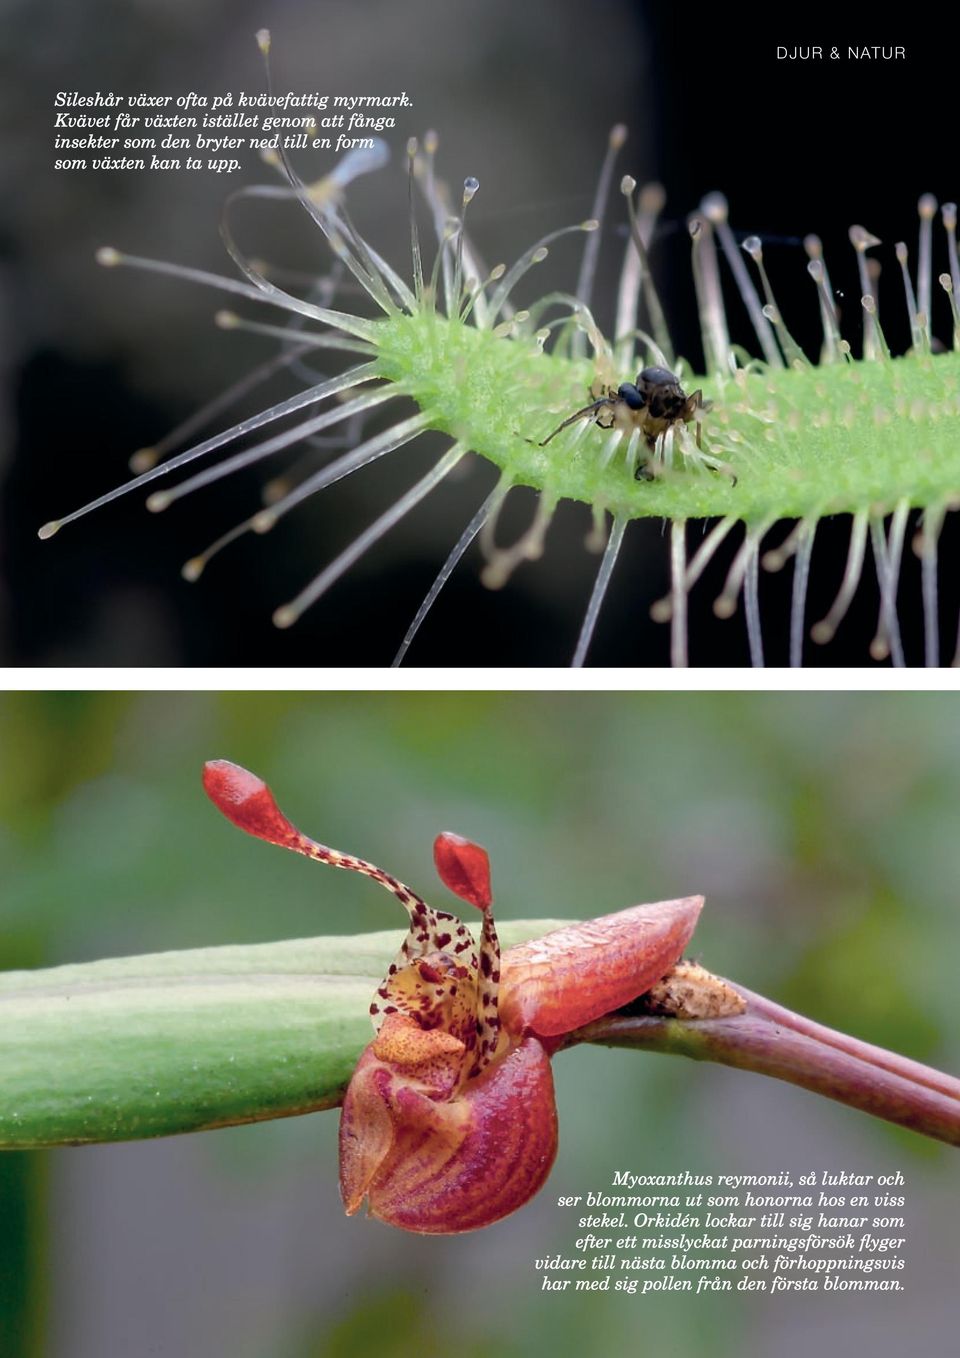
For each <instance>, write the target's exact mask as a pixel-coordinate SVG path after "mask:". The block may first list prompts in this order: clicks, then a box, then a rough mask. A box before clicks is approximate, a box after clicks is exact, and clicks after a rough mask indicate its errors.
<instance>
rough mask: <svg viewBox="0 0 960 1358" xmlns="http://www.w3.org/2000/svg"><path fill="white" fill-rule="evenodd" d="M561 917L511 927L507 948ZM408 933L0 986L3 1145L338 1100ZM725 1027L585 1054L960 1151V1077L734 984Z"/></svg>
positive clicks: (674, 1029) (190, 955)
mask: <svg viewBox="0 0 960 1358" xmlns="http://www.w3.org/2000/svg"><path fill="white" fill-rule="evenodd" d="M563 923H569V921H562V920H514V921H508V922H506V923H504V924H502V925H501V926H500V935H501V938H502V940H503V942H504V944H505V945H506V946H508V947H509V946H510V945H512V944H516V943H520V942H522V941H524V940H526V939H530V938H537V937H540V936H541V935H543V934H545V933H548V932H549V931H550V930H552V929H556V928H558V927H560V926H561V925H562V924H563ZM402 937H403V935H402V934H401V933H397V932H393V931H389V932H385V933H376V934H361V935H358V936H355V937H347V938H315V939H295V940H290V941H286V942H282V943H269V944H258V945H252V946H237V947H222V948H206V949H198V950H194V951H189V952H170V953H157V954H153V955H150V956H144V957H125V958H114V959H109V960H106V961H100V962H90V963H84V964H80V965H76V966H65V967H54V968H50V969H48V970H38V971H17V972H7V973H5V974H2V975H0V1149H23V1148H29V1147H36V1146H55V1145H68V1144H82V1143H86V1142H102V1141H121V1140H130V1139H136V1138H142V1137H154V1136H164V1135H171V1134H174V1133H179V1132H189V1131H201V1130H205V1129H209V1128H214V1127H224V1126H230V1125H234V1124H238V1123H243V1122H254V1121H261V1120H265V1119H267V1118H274V1117H290V1116H293V1115H294V1114H297V1113H307V1112H314V1111H317V1110H319V1109H323V1108H333V1107H335V1106H337V1105H338V1104H339V1103H340V1101H341V1099H342V1097H343V1092H344V1089H345V1088H346V1085H347V1082H348V1081H349V1079H350V1076H351V1074H352V1072H353V1069H354V1066H355V1065H356V1062H357V1060H358V1058H359V1056H360V1053H361V1052H362V1051H363V1049H364V1047H365V1046H366V1045H367V1043H368V1042H369V1041H370V1037H371V1033H372V1030H371V1026H370V1019H369V1014H368V1006H369V1001H370V996H371V994H372V993H373V991H374V989H375V988H376V986H377V985H378V984H379V981H380V978H381V977H382V975H383V974H384V972H385V970H386V967H387V964H388V963H389V961H390V959H391V958H392V956H393V955H394V954H395V953H396V950H397V948H398V946H399V943H400V941H401V939H402ZM735 989H737V990H738V991H739V992H740V994H741V995H743V996H744V997H745V998H746V1000H747V1010H746V1013H744V1014H742V1015H738V1016H736V1017H734V1018H725V1019H705V1020H698V1021H683V1020H679V1019H665V1018H658V1017H651V1016H645V1015H643V1014H639V1013H638V1014H629V1013H624V1012H620V1013H617V1014H611V1015H608V1016H607V1017H605V1018H603V1019H599V1020H597V1021H596V1022H595V1023H592V1024H589V1025H588V1026H586V1027H584V1028H581V1029H579V1030H577V1031H576V1032H575V1033H572V1034H570V1035H569V1036H568V1037H565V1038H563V1039H562V1040H561V1041H560V1042H559V1043H558V1044H557V1045H558V1046H562V1047H565V1046H570V1045H573V1044H574V1043H578V1042H595V1043H599V1044H603V1045H607V1046H622V1047H633V1048H643V1049H646V1050H651V1051H662V1052H668V1053H672V1054H674V1055H683V1056H690V1057H693V1058H695V1059H697V1060H708V1061H719V1062H721V1063H723V1064H725V1065H730V1066H737V1067H739V1068H741V1069H744V1070H752V1071H755V1072H757V1073H758V1074H763V1075H771V1076H773V1077H774V1078H776V1079H781V1080H787V1081H789V1082H791V1083H793V1084H798V1085H800V1086H802V1087H803V1088H805V1089H810V1090H813V1091H815V1092H817V1093H820V1094H824V1095H826V1096H827V1097H828V1098H833V1099H837V1100H839V1101H840V1102H843V1103H846V1104H849V1105H850V1106H851V1107H854V1108H859V1109H862V1110H863V1111H864V1112H868V1113H872V1114H873V1115H874V1116H876V1117H882V1118H886V1119H888V1120H889V1121H891V1122H898V1123H900V1124H901V1125H903V1126H906V1127H911V1128H913V1129H914V1130H915V1131H918V1132H921V1133H923V1134H924V1135H926V1136H931V1137H936V1138H939V1139H940V1140H942V1141H947V1142H950V1143H951V1144H953V1145H958V1144H960V1080H956V1079H954V1078H953V1077H952V1076H948V1075H944V1074H941V1073H940V1072H938V1071H935V1070H931V1069H930V1068H929V1067H927V1066H923V1065H920V1064H919V1063H918V1062H915V1061H911V1060H908V1059H907V1058H905V1057H901V1056H897V1055H896V1054H894V1053H892V1052H887V1051H884V1050H882V1049H881V1048H879V1047H874V1046H871V1045H869V1044H868V1043H865V1042H860V1041H858V1040H857V1039H856V1038H853V1037H849V1036H847V1035H846V1034H843V1033H838V1032H834V1031H833V1030H831V1029H829V1028H825V1027H823V1026H822V1025H820V1024H816V1023H813V1022H812V1021H811V1020H809V1019H805V1018H802V1017H801V1016H800V1015H797V1014H793V1013H791V1012H790V1011H789V1010H787V1009H783V1008H781V1007H780V1006H779V1005H776V1004H773V1003H772V1002H771V1001H769V1000H765V999H763V998H762V996H759V995H754V994H751V992H749V991H746V990H744V989H743V987H741V986H735Z"/></svg>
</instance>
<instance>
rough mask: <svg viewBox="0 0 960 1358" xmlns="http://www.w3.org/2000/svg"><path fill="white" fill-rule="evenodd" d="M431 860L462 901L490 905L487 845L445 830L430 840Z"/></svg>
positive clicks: (476, 904)
mask: <svg viewBox="0 0 960 1358" xmlns="http://www.w3.org/2000/svg"><path fill="white" fill-rule="evenodd" d="M433 861H434V862H435V863H436V865H437V872H438V873H439V874H440V880H441V881H442V882H443V884H444V886H446V887H448V888H449V889H450V890H451V891H452V892H453V894H454V895H455V896H459V897H460V899H461V900H462V901H468V902H469V903H470V905H475V906H476V907H477V909H478V910H487V909H489V906H490V902H491V901H492V900H493V893H492V891H491V888H490V859H489V858H488V857H487V851H486V849H482V848H481V847H480V845H479V844H474V843H473V842H472V840H469V839H464V838H463V837H462V836H461V835H455V834H453V833H452V832H451V831H450V830H444V832H443V833H442V834H439V835H437V837H436V839H435V840H434V843H433Z"/></svg>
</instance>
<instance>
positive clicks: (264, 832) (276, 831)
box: [203, 759, 306, 850]
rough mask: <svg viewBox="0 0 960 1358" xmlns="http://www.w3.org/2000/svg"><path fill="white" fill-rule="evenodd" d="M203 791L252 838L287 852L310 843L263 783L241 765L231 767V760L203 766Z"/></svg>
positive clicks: (211, 762) (213, 762)
mask: <svg viewBox="0 0 960 1358" xmlns="http://www.w3.org/2000/svg"><path fill="white" fill-rule="evenodd" d="M203 787H204V791H205V792H206V794H207V796H208V797H209V798H210V800H211V801H212V802H213V804H214V806H216V807H217V809H218V810H219V811H222V812H223V814H224V815H225V816H226V818H227V820H229V821H232V822H233V823H234V825H237V826H239V827H240V829H241V830H245V831H246V832H247V834H248V835H255V836H256V838H257V839H265V840H266V841H267V843H268V844H280V845H282V846H283V848H285V849H289V848H295V849H298V850H299V849H300V846H301V845H302V844H303V843H304V841H305V840H306V836H304V835H303V834H301V832H300V831H299V830H298V829H297V827H296V826H295V825H293V824H292V823H291V822H290V821H289V820H287V818H286V816H285V815H284V814H283V812H282V811H281V810H280V808H279V807H278V806H277V803H276V802H275V801H274V799H273V793H272V792H271V791H270V789H269V788H268V787H267V785H266V783H265V782H264V781H263V779H262V778H258V777H257V775H256V774H255V773H250V772H249V771H248V770H247V769H243V768H241V767H240V765H239V764H231V762H230V760H229V759H211V760H209V761H208V762H207V763H206V764H204V766H203Z"/></svg>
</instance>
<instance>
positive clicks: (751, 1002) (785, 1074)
mask: <svg viewBox="0 0 960 1358" xmlns="http://www.w3.org/2000/svg"><path fill="white" fill-rule="evenodd" d="M728 984H730V985H732V986H733V987H734V989H735V990H737V991H738V992H739V994H741V995H742V996H743V997H744V999H745V1000H746V1001H747V1008H746V1012H745V1013H743V1014H737V1015H735V1016H733V1017H731V1018H717V1019H697V1020H682V1019H674V1018H659V1017H653V1016H650V1015H643V1014H624V1013H618V1014H608V1015H607V1016H606V1017H605V1018H602V1019H598V1020H597V1021H596V1022H595V1023H590V1024H587V1025H586V1027H584V1028H580V1029H579V1030H578V1031H577V1032H576V1033H572V1034H571V1035H570V1037H569V1038H568V1039H566V1043H565V1045H567V1044H569V1043H574V1042H595V1043H599V1044H601V1045H603V1046H608V1047H633V1048H642V1049H644V1050H648V1051H661V1052H670V1053H672V1054H674V1055H680V1056H689V1057H691V1058H692V1059H693V1060H696V1061H718V1062H720V1063H721V1064H722V1065H725V1066H735V1067H737V1068H739V1069H740V1070H752V1071H755V1072H756V1073H757V1074H760V1075H770V1076H772V1077H773V1078H774V1079H776V1080H786V1081H787V1082H788V1083H790V1084H795V1085H799V1086H800V1087H801V1088H802V1089H809V1090H812V1091H813V1092H814V1093H817V1094H823V1095H824V1096H825V1097H826V1098H828V1099H836V1100H837V1101H838V1102H840V1103H845V1104H848V1105H849V1106H850V1107H851V1108H859V1109H860V1110H861V1111H862V1112H865V1113H871V1114H872V1115H873V1116H874V1117H879V1118H884V1119H886V1121H888V1122H896V1123H899V1124H900V1125H901V1126H902V1127H909V1128H911V1129H912V1130H913V1131H915V1132H920V1133H921V1134H922V1135H924V1136H930V1137H934V1138H936V1139H937V1140H939V1141H946V1142H947V1143H948V1144H950V1145H952V1146H960V1080H958V1079H956V1078H954V1077H953V1076H952V1075H945V1074H943V1073H942V1072H941V1071H938V1070H934V1069H932V1068H931V1067H929V1066H924V1065H922V1064H920V1062H918V1061H911V1060H909V1059H908V1058H907V1057H903V1056H898V1055H896V1053H894V1052H888V1051H885V1050H884V1049H883V1048H882V1047H874V1046H872V1045H871V1044H870V1043H868V1042H861V1041H859V1040H858V1039H857V1038H855V1037H850V1036H848V1035H847V1034H846V1033H838V1032H835V1031H834V1030H833V1029H832V1028H826V1027H824V1026H823V1025H822V1024H819V1023H814V1022H813V1021H812V1020H811V1019H806V1018H804V1017H803V1016H802V1015H800V1014H794V1013H792V1012H791V1010H789V1009H784V1008H782V1007H781V1006H780V1005H778V1004H774V1003H773V1002H772V1001H771V1000H767V999H764V998H763V996H762V995H755V994H753V992H752V991H749V990H745V989H744V987H743V986H741V985H738V984H737V983H736V982H729V983H728Z"/></svg>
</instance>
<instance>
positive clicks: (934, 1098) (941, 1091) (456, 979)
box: [204, 760, 960, 1235]
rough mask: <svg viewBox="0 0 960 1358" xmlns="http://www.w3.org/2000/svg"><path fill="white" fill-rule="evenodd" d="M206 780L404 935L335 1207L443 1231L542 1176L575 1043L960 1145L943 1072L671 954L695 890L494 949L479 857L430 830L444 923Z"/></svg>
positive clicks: (958, 1099) (380, 1007)
mask: <svg viewBox="0 0 960 1358" xmlns="http://www.w3.org/2000/svg"><path fill="white" fill-rule="evenodd" d="M204 786H205V788H206V791H207V793H208V795H209V796H210V797H211V799H212V800H213V802H214V803H215V805H216V806H217V807H218V808H219V809H220V810H221V811H222V812H223V814H224V815H225V816H226V817H227V818H228V819H229V820H231V821H232V822H233V823H234V824H235V825H237V826H239V827H240V829H242V830H244V831H245V832H246V833H247V834H250V835H254V836H256V837H257V838H259V839H265V840H267V841H268V842H269V843H272V844H278V845H281V846H282V847H284V848H287V849H292V850H293V851H294V852H296V853H301V854H304V855H305V856H306V857H308V858H313V859H315V860H317V861H318V862H321V863H327V864H330V865H332V866H334V867H341V868H347V869H349V870H351V871H353V872H359V873H362V874H364V875H365V876H368V877H372V878H373V879H374V880H375V881H377V882H379V883H380V884H381V885H382V886H383V887H385V888H386V889H387V890H388V891H390V892H391V893H392V894H393V895H394V896H395V897H396V898H397V899H398V900H399V901H400V903H401V904H402V905H403V906H404V908H405V909H406V910H407V913H408V915H409V920H410V927H409V932H408V934H407V936H406V938H405V940H404V942H403V944H402V946H401V948H400V951H399V953H398V954H397V956H396V958H395V960H394V961H393V963H392V964H391V965H390V967H389V969H388V971H387V974H386V976H385V977H384V979H383V981H382V983H381V985H380V986H378V987H377V990H376V993H375V994H374V996H373V999H372V1001H371V1003H370V1017H371V1020H372V1023H373V1028H374V1032H375V1036H374V1038H373V1041H372V1042H370V1044H369V1045H368V1046H367V1047H366V1049H365V1050H364V1052H363V1053H362V1055H361V1056H360V1059H359V1061H358V1062H357V1065H356V1068H355V1070H354V1072H353V1075H352V1077H351V1079H350V1082H349V1085H348V1087H347V1090H346V1094H345V1096H344V1099H343V1106H342V1112H341V1120H340V1188H341V1194H342V1197H343V1201H344V1205H345V1207H346V1210H347V1213H348V1214H353V1213H354V1212H356V1211H357V1210H358V1209H359V1208H360V1206H361V1205H362V1204H363V1202H364V1200H366V1201H367V1203H368V1207H369V1211H370V1215H372V1216H374V1217H378V1218H379V1219H380V1220H382V1221H385V1222H387V1223H388V1224H390V1225H393V1226H397V1227H400V1228H402V1229H404V1230H409V1231H416V1232H420V1233H423V1234H430V1235H448V1234H455V1233H458V1232H462V1231H468V1230H474V1229H477V1228H479V1227H481V1226H486V1225H490V1224H492V1223H493V1222H495V1221H498V1220H500V1219H501V1218H502V1217H504V1216H507V1215H508V1214H510V1213H511V1212H513V1211H515V1210H516V1209H517V1208H519V1207H521V1206H523V1204H524V1203H526V1202H527V1201H528V1200H529V1199H530V1198H531V1197H532V1196H533V1195H534V1194H535V1193H536V1192H537V1191H538V1189H539V1188H540V1187H542V1185H543V1183H544V1181H545V1180H546V1178H547V1175H548V1174H549V1172H550V1168H551V1166H552V1164H553V1160H554V1157H555V1154H556V1149H557V1135H558V1133H557V1115H556V1106H555V1101H554V1092H553V1079H552V1074H551V1069H550V1058H551V1056H552V1055H553V1054H554V1053H555V1052H556V1051H558V1050H560V1049H562V1048H563V1047H566V1046H570V1045H572V1044H574V1043H577V1042H584V1041H588V1042H599V1043H606V1044H609V1045H619V1046H637V1047H648V1048H651V1049H654V1050H661V1051H671V1052H676V1053H681V1054H685V1055H689V1056H693V1057H695V1058H698V1059H706V1060H716V1061H721V1062H724V1063H725V1064H728V1065H735V1066H741V1067H744V1068H747V1069H753V1070H758V1071H761V1072H763V1073H765V1074H769V1075H773V1076H774V1077H775V1078H779V1079H783V1080H788V1081H791V1082H792V1083H795V1084H799V1085H801V1086H803V1087H804V1088H807V1089H812V1090H815V1091H817V1092H819V1093H822V1094H825V1095H826V1096H827V1097H830V1098H834V1099H839V1100H841V1101H842V1102H845V1103H848V1104H850V1105H852V1106H853V1107H856V1108H860V1109H863V1110H864V1111H866V1112H870V1113H873V1114H875V1115H876V1116H879V1117H884V1118H888V1119H890V1120H891V1121H895V1122H899V1123H902V1124H903V1125H905V1126H908V1127H912V1128H913V1129H914V1130H916V1131H920V1132H923V1133H925V1134H927V1135H929V1136H934V1137H939V1138H940V1139H942V1140H945V1141H951V1142H953V1143H955V1144H960V1081H957V1080H955V1079H953V1078H952V1077H950V1076H947V1075H942V1074H940V1073H939V1072H937V1071H933V1070H930V1069H928V1068H927V1067H925V1066H921V1065H919V1064H918V1063H917V1062H913V1061H910V1060H907V1059H906V1058H903V1057H899V1056H897V1055H895V1054H894V1053H891V1052H885V1051H883V1050H881V1049H880V1048H877V1047H871V1046H870V1045H869V1044H867V1043H864V1042H860V1041H858V1040H857V1039H855V1038H852V1037H848V1036H847V1035H845V1034H843V1033H836V1032H832V1031H831V1030H830V1029H827V1028H824V1027H823V1026H822V1025H819V1024H815V1023H812V1022H810V1021H809V1020H807V1019H804V1018H802V1017H801V1016H799V1015H797V1014H792V1013H790V1012H789V1011H788V1010H785V1009H782V1008H780V1007H779V1006H777V1005H773V1004H771V1003H770V1002H769V1001H767V1000H764V999H763V998H762V997H761V996H757V995H751V994H750V992H748V991H743V990H741V989H740V988H739V987H736V986H734V985H732V984H731V983H729V982H727V981H723V980H721V979H720V978H719V977H716V976H713V975H711V974H710V973H709V972H707V971H705V970H704V968H703V967H701V966H700V965H699V964H696V963H691V962H685V961H682V960H681V957H682V953H683V950H684V948H685V947H686V945H687V943H688V942H689V940H690V937H691V935H692V934H693V931H694V928H695V926H696V923H697V919H698V916H699V914H700V910H701V908H702V905H703V898H702V897H699V896H694V897H687V898H684V899H680V900H674V901H664V902H660V903H659V904H656V905H640V906H634V907H633V908H632V909H629V910H623V911H620V912H618V913H616V914H612V915H605V916H602V917H601V918H599V919H594V920H589V921H587V922H586V923H583V924H572V925H569V926H567V927H564V928H560V929H555V930H553V931H552V932H550V933H548V934H546V935H544V936H543V937H541V938H538V939H535V940H533V941H530V942H526V943H520V944H518V945H516V946H514V947H512V948H510V949H508V950H507V951H506V952H505V953H504V954H503V956H502V957H501V951H500V944H499V941H498V939H497V932H496V929H495V927H494V923H493V916H492V890H491V884H490V867H489V862H488V859H487V855H486V852H485V850H483V849H482V848H480V847H479V846H478V845H476V844H473V843H471V842H470V841H469V840H465V839H462V838H461V837H460V836H459V835H454V834H450V833H449V832H448V833H444V834H441V835H439V836H438V837H437V840H436V842H435V845H434V859H435V862H436V866H437V870H438V873H439V875H440V877H441V879H442V881H443V882H444V883H445V885H446V886H447V887H448V888H449V889H450V890H451V891H452V892H453V893H454V894H455V895H456V896H458V897H459V898H460V899H461V900H464V901H466V902H467V903H468V904H469V905H471V906H473V907H475V908H476V909H478V910H479V911H480V912H481V914H482V926H481V933H480V941H479V944H478V945H476V944H475V943H474V940H473V938H472V937H471V935H470V933H469V931H468V930H467V929H466V928H465V926H464V925H463V924H462V922H461V921H460V920H459V919H458V918H457V917H456V916H455V915H451V914H449V913H447V912H445V911H439V910H436V909H434V908H433V907H431V906H429V905H427V903H426V902H425V901H424V900H422V899H421V897H420V896H418V895H417V894H416V892H414V891H412V890H411V889H410V888H409V887H407V886H404V884H403V883H402V882H400V881H398V880H397V878H395V877H393V876H392V875H391V874H390V873H387V872H384V871H383V870H382V869H380V868H378V867H375V866H374V865H373V864H372V863H368V862H366V860H364V859H361V858H356V857H354V856H353V855H349V854H343V853H340V852H339V851H338V850H335V849H330V848H328V847H327V846H326V845H323V844H318V843H317V842H316V841H315V840H312V839H309V838H308V837H307V836H305V835H304V834H302V833H301V831H299V830H298V829H297V828H296V827H295V826H294V825H292V824H291V822H290V821H289V820H288V819H287V817H286V816H285V815H284V814H283V812H282V811H280V809H279V808H278V806H277V804H276V802H275V800H274V798H273V795H272V793H271V792H270V790H269V788H268V787H267V786H266V784H265V783H263V782H262V781H261V780H260V779H259V778H257V777H256V776H255V775H254V774H251V773H249V772H247V770H245V769H242V768H240V767H238V766H237V765H236V764H231V763H229V762H228V761H226V760H214V761H212V762H210V763H208V764H207V765H206V766H205V769H204Z"/></svg>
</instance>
